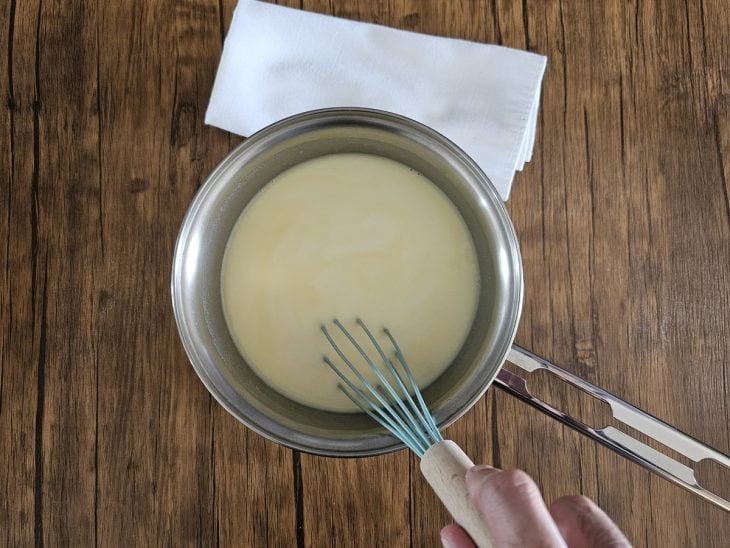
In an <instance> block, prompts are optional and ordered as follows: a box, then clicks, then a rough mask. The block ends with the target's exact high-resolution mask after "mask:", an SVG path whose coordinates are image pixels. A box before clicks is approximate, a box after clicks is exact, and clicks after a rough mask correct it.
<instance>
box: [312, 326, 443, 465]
mask: <svg viewBox="0 0 730 548" xmlns="http://www.w3.org/2000/svg"><path fill="white" fill-rule="evenodd" d="M332 323H333V324H334V325H335V327H337V329H339V331H340V332H341V333H342V334H343V335H344V336H345V338H346V339H347V341H349V343H350V344H352V346H353V347H354V348H355V350H356V351H357V353H358V354H359V355H360V356H362V358H363V360H364V361H365V363H366V364H367V366H368V368H369V369H370V370H371V371H372V372H373V373H374V374H375V377H376V378H377V380H378V382H377V383H376V384H375V386H373V384H372V383H370V382H369V381H368V380H367V379H366V378H365V377H364V376H363V374H362V373H361V372H360V370H359V369H358V368H357V366H356V365H355V364H354V363H353V362H352V360H350V359H349V358H348V357H347V355H346V354H345V353H344V352H343V351H342V349H341V348H340V346H339V345H338V344H337V343H336V342H335V340H334V338H333V336H332V334H330V332H329V331H328V330H327V326H325V325H322V326H321V329H322V333H324V336H325V337H326V338H327V341H329V343H330V345H331V346H332V348H333V349H334V351H335V353H336V354H337V356H339V358H340V360H342V362H344V364H345V365H346V366H347V369H348V370H349V371H350V372H351V373H352V375H353V376H354V379H356V381H354V380H351V377H348V375H346V374H345V373H344V372H343V370H341V369H340V368H338V367H337V365H335V363H334V362H333V361H332V360H331V359H330V358H329V357H327V356H324V357H323V358H322V360H323V361H324V363H326V364H327V365H328V366H329V367H330V368H331V369H332V371H334V372H335V374H336V375H337V376H338V377H339V378H340V380H341V381H342V382H340V383H339V384H338V385H337V387H338V388H339V389H340V390H342V392H343V393H344V394H345V395H346V396H347V397H348V398H350V400H352V402H353V403H354V404H355V405H357V406H358V407H359V408H360V409H362V410H363V412H365V413H367V415H368V416H370V417H371V418H372V419H373V420H375V421H376V422H377V423H378V424H380V425H381V426H383V427H384V428H386V429H388V431H389V432H390V433H392V434H393V435H394V436H395V437H397V438H398V439H399V440H401V441H402V442H403V443H405V444H406V445H407V446H408V447H409V448H410V449H411V450H412V451H413V452H414V453H416V454H417V455H418V456H419V457H423V454H424V453H425V452H426V450H428V448H429V447H431V446H432V445H434V444H435V443H438V442H440V441H443V438H442V437H441V434H440V433H439V431H438V428H437V427H436V422H435V421H434V419H433V416H432V415H431V413H430V412H429V410H428V407H427V406H426V402H425V401H424V400H423V396H422V395H421V391H420V390H419V389H418V385H417V384H416V381H415V379H414V378H413V374H412V373H411V370H410V368H409V367H408V364H407V363H406V360H405V357H404V356H403V352H401V349H400V347H399V346H398V343H397V342H396V341H395V338H394V337H393V335H392V333H391V332H390V331H389V330H388V329H384V330H383V333H384V334H385V336H386V337H387V338H388V340H389V342H390V343H391V345H392V346H393V350H394V356H395V361H396V363H397V364H398V365H399V367H400V369H401V370H402V372H403V373H404V375H401V373H400V372H399V371H398V369H397V368H396V367H395V365H394V364H393V360H391V359H390V358H388V356H387V355H386V352H385V350H383V347H382V346H381V345H380V343H378V341H377V339H376V338H375V336H374V335H373V334H372V332H371V331H370V330H369V329H368V328H367V326H366V325H365V323H364V322H363V321H362V320H361V319H359V318H358V319H357V320H356V323H357V325H358V326H359V327H360V328H361V329H362V331H363V332H364V334H365V335H366V336H367V339H368V340H369V341H370V344H371V345H372V346H373V347H374V348H375V351H376V353H377V354H378V355H379V357H380V359H379V360H373V359H372V358H371V357H370V355H369V354H368V353H367V352H366V351H365V350H364V349H363V347H362V345H361V344H360V343H359V342H358V341H357V340H356V339H355V337H353V335H352V334H351V333H350V332H349V331H348V330H347V328H345V326H344V325H342V322H340V321H339V320H337V319H335V320H333V322H332ZM376 362H377V363H376ZM378 363H380V364H381V365H378ZM388 376H390V380H389V379H388ZM404 377H405V378H404ZM409 388H410V389H409Z"/></svg>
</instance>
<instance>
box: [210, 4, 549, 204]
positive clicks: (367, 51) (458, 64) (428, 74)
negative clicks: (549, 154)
mask: <svg viewBox="0 0 730 548" xmlns="http://www.w3.org/2000/svg"><path fill="white" fill-rule="evenodd" d="M545 63H546V58H545V57H544V56H541V55H536V54H533V53H528V52H524V51H518V50H514V49H509V48H504V47H500V46H493V45H487V44H479V43H475V42H467V41H464V40H453V39H449V38H441V37H435V36H427V35H424V34H417V33H413V32H406V31H400V30H395V29H391V28H387V27H382V26H378V25H371V24H367V23H357V22H354V21H347V20H344V19H338V18H335V17H329V16H324V15H319V14H314V13H308V12H304V11H300V10H297V9H290V8H285V7H281V6H276V5H273V4H267V3H264V2H258V1H255V0H239V2H238V6H237V7H236V10H235V12H234V14H233V20H232V22H231V27H230V29H229V31H228V35H227V36H226V40H225V44H224V48H223V55H222V57H221V61H220V65H219V67H218V73H217V75H216V78H215V84H214V86H213V92H212V95H211V98H210V104H209V105H208V111H207V113H206V118H205V121H206V123H207V124H210V125H214V126H217V127H219V128H222V129H225V130H228V131H231V132H233V133H238V134H240V135H250V134H251V133H253V132H255V131H257V130H259V129H261V128H263V127H265V126H267V125H269V124H271V123H272V122H275V121H276V120H280V119H281V118H285V117H287V116H290V115H292V114H296V113H299V112H303V111H306V110H312V109H317V108H325V107H367V108H376V109H381V110H387V111H391V112H395V113H397V114H401V115H404V116H407V117H409V118H413V119H414V120H417V121H419V122H421V123H423V124H426V125H428V126H430V127H432V128H433V129H435V130H436V131H438V132H440V133H442V134H443V135H445V136H446V137H448V138H449V139H451V140H452V141H453V142H455V143H456V144H457V145H458V146H459V147H461V148H462V149H463V150H464V151H465V152H466V153H467V154H468V155H469V156H471V157H472V158H473V159H474V160H475V161H476V162H477V164H479V166H480V167H481V168H482V169H483V170H484V172H485V173H486V174H487V175H488V176H489V178H490V179H491V181H492V183H493V184H494V186H495V187H496V188H497V190H498V191H499V193H500V195H501V196H502V198H503V199H505V200H506V199H507V197H508V196H509V191H510V187H511V185H512V179H513V177H514V174H515V170H520V169H522V167H523V165H524V163H525V161H528V160H529V159H530V158H531V156H532V147H533V144H534V140H535V125H536V120H537V110H538V105H539V98H540V85H541V82H542V75H543V72H544V71H545Z"/></svg>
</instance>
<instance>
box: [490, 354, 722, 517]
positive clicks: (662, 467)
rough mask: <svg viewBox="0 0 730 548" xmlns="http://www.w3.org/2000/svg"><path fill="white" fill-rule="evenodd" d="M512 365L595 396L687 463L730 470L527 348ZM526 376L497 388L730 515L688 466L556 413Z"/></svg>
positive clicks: (707, 451) (508, 378) (705, 449)
mask: <svg viewBox="0 0 730 548" xmlns="http://www.w3.org/2000/svg"><path fill="white" fill-rule="evenodd" d="M507 361H509V362H511V363H513V364H514V365H516V366H517V367H519V368H520V369H522V370H523V371H525V372H527V373H532V372H534V371H537V370H539V369H544V370H547V371H549V372H550V373H552V374H553V375H555V376H556V377H558V378H559V379H561V380H562V381H564V382H566V383H568V384H570V385H572V386H575V387H577V388H580V389H582V390H584V391H585V392H588V393H589V394H591V395H592V396H594V397H596V398H598V399H599V400H602V401H604V402H606V403H607V404H608V405H609V406H610V407H611V412H612V414H613V417H614V418H615V419H616V420H617V421H618V422H621V423H622V424H625V425H627V426H630V427H631V428H634V429H635V430H638V431H639V432H641V433H643V434H645V435H647V436H649V437H650V438H653V439H654V440H656V441H658V442H659V443H661V444H662V445H664V446H666V447H669V448H671V449H673V450H674V451H676V452H677V453H680V454H682V455H684V456H685V457H687V458H688V459H689V460H691V461H692V462H693V463H695V464H696V463H699V462H700V461H702V460H705V459H712V460H713V461H715V462H717V463H719V464H721V465H723V466H726V467H727V468H730V458H728V457H727V455H724V454H722V453H720V452H719V451H716V450H715V449H713V448H711V447H709V446H707V445H705V444H704V443H702V442H700V441H697V440H696V439H694V438H692V437H690V436H688V435H687V434H684V433H682V432H680V431H679V430H677V429H676V428H673V427H672V426H670V425H668V424H667V423H665V422H663V421H661V420H659V419H657V418H656V417H653V416H652V415H649V414H648V413H645V412H644V411H642V410H641V409H638V408H636V407H634V406H633V405H630V404H628V403H626V402H625V401H623V400H621V399H620V398H617V397H616V396H614V395H613V394H610V393H608V392H606V391H605V390H603V389H601V388H599V387H597V386H595V385H593V384H591V383H589V382H588V381H585V380H583V379H581V378H580V377H578V376H576V375H574V374H572V373H570V372H569V371H566V370H564V369H562V368H560V367H558V366H557V365H554V364H552V363H550V362H549V361H547V360H545V359H543V358H541V357H539V356H536V355H534V354H532V353H530V352H528V351H527V350H525V349H524V348H521V347H519V346H517V345H513V346H512V348H511V350H510V352H509V354H508V355H507ZM525 377H527V376H526V375H525V376H520V375H517V374H515V373H512V372H510V371H507V370H506V369H504V368H503V369H502V370H501V371H500V372H499V374H498V375H497V378H496V380H495V385H496V386H498V387H500V388H502V389H503V390H506V391H507V392H509V393H510V394H512V395H514V396H516V397H518V398H519V399H521V400H523V401H524V402H526V403H528V404H530V405H532V406H533V407H535V408H537V409H539V410H540V411H542V412H544V413H546V414H547V415H550V416H551V417H553V418H555V419H557V420H559V421H560V422H562V423H564V424H566V425H568V426H570V427H571V428H573V429H575V430H577V431H578V432H580V433H582V434H585V435H586V436H588V437H589V438H592V439H594V440H595V441H597V442H599V443H602V444H603V445H605V446H607V447H609V448H611V449H613V450H614V451H616V452H617V453H619V454H620V455H623V456H624V457H626V458H627V459H630V460H632V461H634V462H636V463H637V464H640V465H642V466H644V467H645V468H647V469H649V470H651V471H652V472H655V473H657V474H659V475H660V476H662V477H664V478H666V479H668V480H669V481H672V482H674V483H676V484H677V485H680V486H682V487H684V488H686V489H688V490H690V491H692V492H693V493H696V494H697V495H699V496H701V497H702V498H704V499H706V500H708V501H710V502H713V503H714V504H716V505H718V506H719V507H721V508H723V509H725V510H727V511H730V501H728V500H726V499H724V498H723V497H721V496H720V495H718V494H716V493H714V492H712V491H709V490H708V489H705V488H704V487H702V486H701V485H700V484H699V483H698V482H697V479H696V478H695V472H694V470H693V469H692V468H690V467H688V466H685V465H684V464H682V463H681V462H679V461H677V460H676V459H674V458H672V457H670V456H669V455H667V454H665V453H662V452H661V451H657V450H656V449H653V448H652V447H649V446H648V445H646V444H645V443H643V442H641V441H639V440H638V439H636V438H634V437H633V436H631V435H630V434H628V433H626V432H623V431H621V430H618V429H617V428H614V427H613V426H606V427H604V428H592V427H590V426H587V425H586V424H583V423H582V422H581V421H579V420H577V419H575V418H573V417H571V416H570V415H568V414H566V413H564V412H562V411H560V410H559V409H556V408H555V407H553V406H551V405H549V404H548V403H546V402H544V401H542V400H540V399H539V398H536V397H535V396H533V395H532V394H531V393H530V391H529V389H528V386H527V380H526V378H525Z"/></svg>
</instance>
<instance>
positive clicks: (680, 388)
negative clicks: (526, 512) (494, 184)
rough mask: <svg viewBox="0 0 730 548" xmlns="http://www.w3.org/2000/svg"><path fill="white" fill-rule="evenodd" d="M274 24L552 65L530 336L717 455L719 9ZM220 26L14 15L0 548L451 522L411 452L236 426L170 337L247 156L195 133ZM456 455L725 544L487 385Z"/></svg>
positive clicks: (417, 532) (366, 9)
mask: <svg viewBox="0 0 730 548" xmlns="http://www.w3.org/2000/svg"><path fill="white" fill-rule="evenodd" d="M290 3H293V4H295V7H303V8H304V9H306V10H311V11H316V12H322V13H333V14H336V15H338V16H341V17H346V18H351V19H357V20H363V21H369V22H376V23H382V24H387V25H391V26H394V27H398V28H404V29H411V30H417V31H421V32H426V33H431V34H438V35H444V36H451V37H460V38H466V39H471V40H477V41H480V42H492V43H498V44H503V45H506V46H512V47H516V48H522V49H528V50H530V51H535V52H539V53H542V54H546V55H547V56H548V59H549V61H548V68H547V72H546V74H545V80H544V86H543V93H542V105H541V110H540V117H539V123H538V132H537V142H536V149H535V155H534V157H533V159H532V162H531V163H529V164H528V165H527V167H526V169H525V171H524V172H522V173H519V174H518V175H517V177H516V181H515V185H514V189H513V193H512V197H511V198H510V200H509V203H508V208H509V211H510V213H511V215H512V218H513V220H514V223H515V226H516V229H517V232H518V235H519V239H520V242H521V246H522V253H523V260H524V268H525V283H526V293H525V302H524V312H523V318H522V322H521V325H520V329H519V333H518V336H517V341H518V342H519V343H521V344H522V345H523V346H526V347H527V348H529V349H532V350H533V351H534V352H536V353H539V354H542V355H544V356H546V357H548V358H550V359H552V360H554V361H555V362H556V363H559V364H562V365H563V366H564V367H565V368H567V369H569V370H571V371H574V372H576V373H577V374H579V375H582V376H584V377H585V378H587V379H589V380H591V381H593V382H595V383H597V384H599V385H600V386H603V387H605V388H606V389H608V390H610V391H612V392H613V393H615V394H617V395H619V396H621V397H623V398H624V399H626V400H627V401H629V402H631V403H634V404H636V405H638V406H640V407H642V408H643V409H645V410H647V411H649V412H651V413H652V414H654V415H656V416H658V417H660V418H662V419H663V420H665V421H668V422H669V423H671V424H674V425H676V426H677V427H678V428H680V429H681V430H683V431H685V432H687V433H689V434H690V435H692V436H694V437H697V438H698V439H700V440H702V441H704V442H706V443H708V444H709V445H712V446H714V447H715V448H717V449H719V450H720V451H722V452H723V453H725V454H728V453H730V433H729V431H728V428H729V427H728V424H729V423H730V405H729V404H728V396H729V395H730V386H729V385H728V378H729V377H730V343H729V342H728V341H729V340H730V300H729V299H730V297H729V293H730V291H729V288H730V272H729V268H728V267H729V265H730V238H729V236H730V224H729V223H730V203H729V202H728V194H729V193H730V189H729V188H728V180H730V62H729V61H728V59H730V39H729V38H728V28H729V26H730V25H729V22H730V8H729V7H728V4H727V3H726V2H724V1H723V0H704V1H702V0H687V1H686V2H675V1H663V0H655V1H653V2H652V1H643V0H642V1H639V0H628V1H623V0H610V1H606V2H603V1H595V2H583V1H572V2H571V1H567V0H565V1H563V2H562V3H561V2H556V1H549V2H542V1H538V0H523V1H521V2H510V1H508V0H497V1H487V0H473V1H467V0H461V1H449V2H447V1H445V0H430V1H428V2H419V1H416V0H389V1H386V0H378V1H372V2H356V1H354V0H329V1H325V0H304V1H303V2H302V4H303V6H300V4H299V3H298V2H290ZM234 5H235V1H234V0H197V1H182V0H180V1H177V2H172V1H164V0H155V1H153V0H150V1H132V0H127V1H124V0H120V1H118V2H104V1H102V2H81V1H76V0H64V1H59V0H56V1H50V0H23V1H18V0H8V1H6V2H4V3H3V7H2V8H1V10H0V21H1V23H2V34H1V37H0V40H1V42H0V44H1V45H0V53H1V55H0V87H1V88H2V94H3V97H2V104H3V107H2V125H1V126H0V174H1V177H2V179H1V180H2V189H1V192H0V225H1V226H2V229H0V230H1V232H0V233H1V234H2V237H1V238H0V265H2V266H0V321H1V322H2V323H0V345H1V347H0V348H1V353H0V358H1V361H0V544H2V545H7V546H25V545H30V544H36V545H48V546H57V545H67V546H89V545H92V544H95V545H101V546H131V545H151V544H156V543H162V544H166V545H175V546H178V545H188V544H191V545H192V544H196V545H206V546H207V545H213V544H219V543H220V544H221V545H226V546H228V545H231V546H263V545H271V546H408V545H410V546H433V545H436V544H437V542H438V540H437V539H438V530H439V528H440V527H441V526H442V525H444V524H446V523H448V522H449V518H448V516H447V515H446V514H445V513H444V511H443V510H442V509H441V507H440V506H439V503H438V501H437V500H436V499H435V497H434V495H433V494H432V493H431V492H430V490H429V489H428V488H427V487H426V486H425V484H424V482H423V480H422V479H421V478H420V476H419V473H418V468H417V461H416V459H415V458H414V457H413V456H412V455H409V454H408V453H407V452H404V451H402V452H399V453H397V454H392V455H388V456H383V457H379V458H368V459H339V460H338V459H325V458H320V457H315V456H311V455H306V454H301V453H299V452H296V451H291V450H289V449H285V448H282V447H279V446H277V445H275V444H273V443H270V442H268V441H266V440H264V439H263V438H261V437H259V436H258V435H256V434H254V433H253V432H251V431H249V430H247V429H246V428H244V427H243V426H242V425H241V424H239V423H238V422H236V420H234V419H233V418H232V417H231V416H229V415H228V414H227V413H226V412H225V411H224V410H223V409H222V408H221V407H220V406H219V405H218V404H217V403H216V402H215V401H214V400H213V399H212V398H211V397H210V396H209V395H208V393H207V391H206V390H205V388H204V387H203V385H202V384H201V383H200V381H199V380H198V378H197V377H196V375H195V373H194V372H193V369H192V367H191V366H190V365H189V363H188V361H187V359H186V356H185V354H184V352H183V349H182V346H181V344H180V342H179V340H178V336H177V331H176V327H175V322H174V320H173V315H172V309H171V304H170V294H169V282H170V267H171V257H172V250H173V244H174V242H175V237H176V234H177V230H178V227H179V224H180V221H181V219H182V216H183V214H184V212H185V209H186V207H187V205H188V203H189V202H190V200H191V198H192V197H193V195H194V193H195V191H196V189H197V188H198V186H199V185H200V183H201V181H202V180H203V179H204V177H205V176H206V174H207V173H208V172H209V171H210V170H211V169H212V168H213V167H214V166H215V165H216V163H217V162H219V161H220V160H221V159H222V158H223V157H224V156H225V155H226V154H227V153H228V152H229V151H230V150H231V149H232V148H233V147H234V146H235V145H236V144H237V143H238V142H239V141H240V138H238V137H236V136H232V135H229V134H227V133H225V132H222V131H220V130H217V129H214V128H210V127H206V126H204V125H203V116H204V112H205V108H206V104H207V101H208V97H209V93H210V90H211V85H212V82H213V77H214V74H215V70H216V66H217V63H218V59H219V56H220V52H221V45H222V42H223V36H224V32H225V30H226V29H227V27H228V24H229V22H230V19H231V14H232V10H233V8H234ZM434 69H435V70H437V69H438V67H434ZM541 386H542V388H541V390H542V392H541V393H543V394H545V395H546V397H550V398H552V399H553V401H557V402H560V404H561V405H567V406H572V408H573V409H574V412H576V413H579V414H582V415H581V416H584V417H586V420H589V419H590V418H591V417H596V416H598V415H599V411H597V410H596V409H594V408H593V406H591V405H589V404H588V403H586V401H585V400H584V399H581V398H578V397H577V396H576V395H575V394H574V393H572V392H567V391H565V390H563V389H562V388H561V387H559V386H556V385H554V383H547V382H545V383H542V384H541ZM599 426H600V425H599ZM447 434H448V436H450V437H452V438H453V439H455V440H456V441H458V442H459V443H460V444H462V445H463V447H465V448H466V450H467V452H469V453H470V454H471V456H472V457H473V458H474V460H475V461H477V462H489V463H493V464H494V465H496V466H500V467H505V468H507V467H519V468H523V469H524V470H526V471H527V472H529V473H530V474H531V475H532V476H533V477H534V478H535V479H536V481H537V483H538V484H539V486H540V487H541V489H542V491H543V493H544V495H545V497H546V499H547V500H548V501H551V500H554V499H555V498H557V497H559V496H562V495H565V494H573V493H583V494H585V495H587V496H589V497H592V498H593V499H595V500H596V501H597V502H598V503H599V505H600V506H602V507H603V508H604V509H605V510H606V511H607V512H608V514H609V515H610V516H611V517H612V518H613V519H614V520H615V521H616V522H617V523H618V525H619V526H620V527H621V528H622V529H623V530H624V531H625V532H626V534H627V535H628V537H629V538H630V539H631V541H632V542H633V543H635V545H636V546H661V547H665V546H703V547H705V546H721V545H724V546H727V542H728V539H729V538H730V519H728V514H727V513H725V512H723V511H721V510H719V509H717V508H716V507H713V506H712V505H710V504H709V503H706V502H703V501H701V500H699V499H698V498H697V497H695V496H693V495H691V494H689V493H688V492H685V491H684V490H682V489H680V488H678V487H675V486H673V485H672V484H670V483H668V482H667V481H665V480H663V479H660V478H658V477H656V476H654V475H652V474H650V473H648V472H646V471H645V470H643V469H642V468H640V467H638V466H636V465H634V464H632V463H629V462H627V461H626V460H624V459H622V458H621V457H619V456H617V455H615V454H614V453H612V452H610V451H609V450H607V449H604V448H602V447H599V446H597V445H596V444H595V443H592V442H591V441H589V440H587V439H585V438H583V437H581V436H580V435H578V434H576V433H574V432H572V431H570V430H568V429H566V428H564V427H563V426H561V425H559V424H558V423H556V422H554V421H552V420H550V419H548V418H546V417H544V416H542V415H541V414H539V413H538V412H537V411H534V410H532V409H531V408H528V407H527V406H525V405H524V404H522V403H520V402H518V401H516V400H514V399H512V398H511V397H510V396H508V395H506V394H505V393H502V392H500V391H498V390H496V389H491V390H490V391H489V392H488V393H487V395H486V397H485V398H484V399H483V400H482V401H480V402H479V403H478V404H477V405H476V406H475V407H474V408H473V409H472V410H471V411H470V412H469V413H468V414H467V415H466V416H465V417H464V418H462V419H461V420H460V421H458V422H457V424H456V425H455V426H453V427H452V428H450V429H449V430H448V431H447ZM707 475H708V477H709V476H710V475H712V472H709V473H708V474H707ZM725 479H726V480H727V476H725ZM716 480H717V478H716ZM720 481H721V480H720ZM728 485H730V482H728V481H725V483H724V485H721V486H723V487H725V488H727V487H728ZM726 496H727V495H726Z"/></svg>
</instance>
